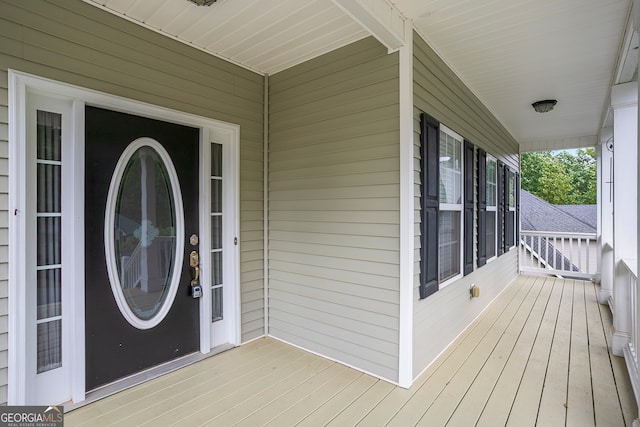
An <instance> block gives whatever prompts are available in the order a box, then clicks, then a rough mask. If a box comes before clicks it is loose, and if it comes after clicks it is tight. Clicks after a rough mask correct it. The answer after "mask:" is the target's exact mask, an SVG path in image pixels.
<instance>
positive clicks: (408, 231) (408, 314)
mask: <svg viewBox="0 0 640 427" xmlns="http://www.w3.org/2000/svg"><path fill="white" fill-rule="evenodd" d="M406 27H407V29H406V31H405V40H406V44H405V45H404V46H403V47H402V48H401V49H400V54H399V73H400V76H399V81H400V83H399V84H400V94H399V98H400V99H399V101H400V313H399V340H398V341H399V344H398V345H399V351H398V385H399V386H400V387H404V388H409V387H410V386H411V384H412V383H413V302H414V301H413V277H414V272H413V267H414V247H413V245H414V209H415V207H414V182H413V177H414V170H413V165H414V161H413V152H414V147H413V145H414V144H413V138H414V136H413V30H412V28H411V27H412V25H409V22H408V23H407V26H406Z"/></svg>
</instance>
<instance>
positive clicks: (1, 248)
mask: <svg viewBox="0 0 640 427" xmlns="http://www.w3.org/2000/svg"><path fill="white" fill-rule="evenodd" d="M1 26H2V20H0V27H1ZM2 32H3V31H2V29H0V46H1V45H2ZM0 49H1V47H0ZM7 83H8V75H7V71H6V70H4V69H0V218H1V220H0V403H6V402H7V368H8V366H9V357H8V345H7V344H8V338H9V337H8V333H9V317H8V315H9V301H8V297H9V224H8V222H9V212H8V210H9V165H8V162H9V160H8V159H9V142H8V141H9V109H8V102H7V100H8V93H9V91H8V88H7Z"/></svg>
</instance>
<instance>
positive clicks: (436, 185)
mask: <svg viewBox="0 0 640 427" xmlns="http://www.w3.org/2000/svg"><path fill="white" fill-rule="evenodd" d="M420 152H421V153H420V154H421V161H420V167H421V172H420V174H421V179H422V185H421V194H420V196H421V198H420V204H421V227H420V230H421V239H420V240H421V250H420V257H421V261H420V267H421V268H420V298H426V297H428V296H429V295H431V294H433V293H435V292H437V291H438V277H439V274H438V213H439V193H440V168H439V155H440V154H439V153H440V135H439V123H438V122H437V121H436V120H434V119H433V118H432V117H430V116H428V115H427V114H424V113H423V114H422V115H421V116H420Z"/></svg>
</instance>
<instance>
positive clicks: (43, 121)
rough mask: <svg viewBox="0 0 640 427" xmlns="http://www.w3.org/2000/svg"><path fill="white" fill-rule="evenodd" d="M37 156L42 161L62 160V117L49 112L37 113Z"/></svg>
mask: <svg viewBox="0 0 640 427" xmlns="http://www.w3.org/2000/svg"><path fill="white" fill-rule="evenodd" d="M37 126H38V130H37V133H38V135H37V144H36V145H37V148H36V156H37V157H38V159H40V160H60V157H61V156H60V154H61V148H62V144H61V140H62V115H61V114H58V113H51V112H48V111H40V110H38V112H37Z"/></svg>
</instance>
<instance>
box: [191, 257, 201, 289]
mask: <svg viewBox="0 0 640 427" xmlns="http://www.w3.org/2000/svg"><path fill="white" fill-rule="evenodd" d="M189 265H190V266H191V268H193V270H194V277H193V280H192V281H191V286H196V285H197V284H198V282H199V281H200V257H199V256H198V252H196V251H191V253H190V254H189Z"/></svg>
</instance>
